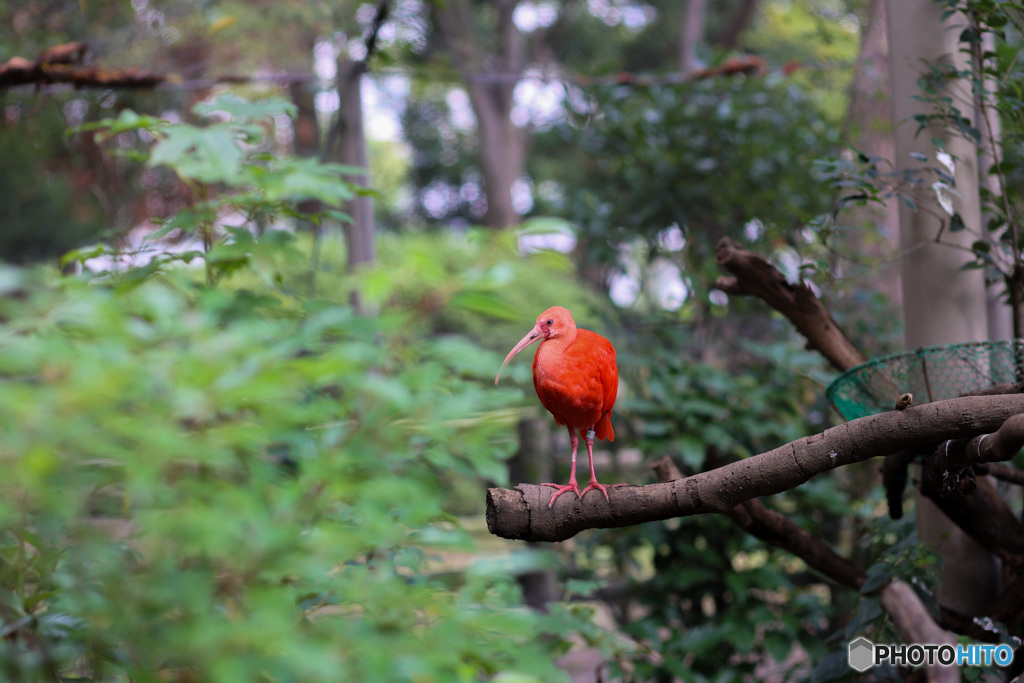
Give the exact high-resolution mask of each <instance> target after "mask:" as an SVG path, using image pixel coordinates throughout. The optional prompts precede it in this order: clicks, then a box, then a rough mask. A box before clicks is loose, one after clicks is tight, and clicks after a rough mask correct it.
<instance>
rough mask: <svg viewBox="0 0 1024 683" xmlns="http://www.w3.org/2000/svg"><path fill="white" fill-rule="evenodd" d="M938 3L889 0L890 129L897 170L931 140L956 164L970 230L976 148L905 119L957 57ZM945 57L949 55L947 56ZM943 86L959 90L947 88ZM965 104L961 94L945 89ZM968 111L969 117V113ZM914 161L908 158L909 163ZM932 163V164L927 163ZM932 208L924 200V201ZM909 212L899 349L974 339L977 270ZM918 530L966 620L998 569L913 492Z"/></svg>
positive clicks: (965, 237) (978, 309)
mask: <svg viewBox="0 0 1024 683" xmlns="http://www.w3.org/2000/svg"><path fill="white" fill-rule="evenodd" d="M942 10H943V7H942V6H940V5H939V4H936V3H935V2H933V0H889V2H888V3H887V11H888V20H889V36H890V41H889V63H890V68H891V70H892V84H893V92H894V93H897V96H895V97H893V120H894V121H896V122H898V123H897V126H896V160H897V165H898V166H902V165H903V164H906V163H910V158H909V157H908V154H909V153H911V152H917V153H921V154H925V155H926V156H927V157H928V158H929V160H931V159H934V154H935V151H936V150H935V149H934V148H933V147H932V145H931V143H930V140H931V138H933V137H936V138H939V139H941V140H943V141H944V143H945V147H946V151H947V152H949V154H951V155H953V156H954V157H955V158H957V159H959V162H958V163H957V168H956V188H957V191H958V192H959V193H960V194H961V195H962V198H954V202H955V207H956V209H957V211H959V213H960V214H961V216H962V217H963V219H964V222H965V223H966V224H967V225H968V226H972V227H975V228H977V227H980V225H981V206H980V200H979V191H978V168H977V150H976V149H974V147H973V146H972V145H971V144H970V143H968V142H967V141H966V140H963V139H962V138H960V137H957V136H955V135H953V134H952V133H951V132H950V131H949V130H946V129H945V128H943V127H941V126H940V125H938V124H935V125H932V126H931V127H929V129H928V130H925V131H922V132H921V134H920V135H915V132H916V129H917V123H916V122H915V121H914V120H913V119H912V118H911V117H912V116H913V115H914V114H917V113H922V111H924V110H925V108H926V107H927V105H926V104H923V103H921V102H917V101H914V100H912V99H911V96H912V95H914V94H916V93H917V92H918V91H919V86H918V83H917V81H918V77H919V70H920V69H921V68H922V60H924V61H926V62H933V63H934V62H938V61H940V60H945V59H950V58H952V59H954V60H956V61H957V62H958V64H959V68H964V64H963V63H962V62H963V60H964V59H965V56H964V55H963V54H962V53H961V52H960V46H959V44H958V42H957V41H958V37H959V35H960V29H958V28H955V27H954V26H953V24H954V23H956V22H957V16H953V17H950V18H949V19H948V20H947V21H946V22H943V21H941V16H940V15H941V12H942ZM951 56H952V57H951ZM952 87H953V88H964V87H965V84H963V83H957V84H955V85H954V86H952ZM951 95H952V96H953V97H954V98H959V99H961V100H962V101H963V100H966V101H968V102H970V101H971V96H970V92H969V91H965V90H960V92H958V93H951ZM971 113H973V112H971ZM915 163H916V162H915ZM932 163H934V162H932ZM934 204H935V203H934V202H933V205H934ZM931 208H933V209H934V210H935V212H936V213H935V214H933V213H930V212H927V211H924V210H918V211H916V212H915V211H912V210H911V209H910V208H908V207H907V206H905V205H901V206H900V208H899V212H900V246H901V249H902V276H903V277H902V289H903V316H904V323H905V344H906V347H907V348H915V347H919V346H925V345H931V344H946V343H958V342H966V341H974V340H980V339H984V338H985V337H986V335H987V329H988V321H987V316H986V309H985V283H984V278H983V274H982V272H981V271H980V270H967V271H964V270H961V267H962V266H963V265H964V263H965V262H966V261H967V259H968V255H967V254H966V253H965V252H963V251H961V250H959V249H955V248H951V247H949V246H944V245H940V244H936V243H935V238H936V235H938V233H939V230H940V229H941V228H942V222H941V221H940V220H939V219H937V218H936V214H937V215H942V216H945V214H944V212H943V211H942V209H941V208H938V207H937V205H936V206H933V207H931ZM943 239H944V241H946V242H956V243H959V244H962V245H965V246H968V247H969V246H970V241H971V239H972V238H971V233H970V231H968V230H963V231H960V232H952V233H951V232H949V231H948V230H947V231H945V233H944V237H943ZM917 505H918V513H917V519H918V534H919V536H920V538H921V541H922V542H924V543H927V544H928V545H930V546H932V547H934V548H936V549H937V550H938V552H939V553H940V554H941V555H942V557H943V559H944V560H945V565H944V568H943V572H942V586H941V587H940V590H939V594H938V598H939V600H940V602H941V603H942V604H944V605H945V606H947V607H949V608H951V609H954V610H956V611H958V612H961V613H963V614H969V615H976V614H982V613H985V611H986V609H987V608H989V607H990V606H991V604H992V601H993V600H994V599H995V597H996V596H997V595H998V586H999V573H1000V572H999V567H998V563H997V561H996V560H995V558H994V557H993V556H992V555H990V554H989V553H987V552H986V551H985V550H984V548H983V547H982V546H981V545H980V544H979V543H978V542H977V541H975V540H974V539H973V538H971V537H969V536H968V535H966V534H965V533H964V532H963V531H961V530H960V528H959V527H957V526H955V525H954V524H953V523H952V522H951V521H950V520H949V519H948V518H947V517H945V515H943V514H942V513H941V512H940V511H939V510H938V508H937V507H935V506H934V505H933V504H932V503H931V502H930V501H928V500H927V499H925V498H923V497H922V496H920V495H918V497H917Z"/></svg>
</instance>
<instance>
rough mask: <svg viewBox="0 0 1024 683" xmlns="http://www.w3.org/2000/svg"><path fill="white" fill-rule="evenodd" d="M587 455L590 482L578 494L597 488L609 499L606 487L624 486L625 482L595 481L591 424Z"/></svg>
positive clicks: (592, 428) (588, 434) (592, 427)
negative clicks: (602, 482) (603, 482)
mask: <svg viewBox="0 0 1024 683" xmlns="http://www.w3.org/2000/svg"><path fill="white" fill-rule="evenodd" d="M587 456H589V457H590V484H588V485H587V488H585V489H583V491H582V492H581V493H580V494H579V496H580V498H583V496H585V495H587V491H589V490H590V489H597V490H598V491H600V492H601V493H603V494H604V498H605V500H611V499H610V498H608V487H609V486H611V487H612V488H615V487H616V486H626V484H608V485H607V486H606V485H605V484H598V483H597V474H596V473H595V472H594V426H593V425H591V427H590V429H588V430H587Z"/></svg>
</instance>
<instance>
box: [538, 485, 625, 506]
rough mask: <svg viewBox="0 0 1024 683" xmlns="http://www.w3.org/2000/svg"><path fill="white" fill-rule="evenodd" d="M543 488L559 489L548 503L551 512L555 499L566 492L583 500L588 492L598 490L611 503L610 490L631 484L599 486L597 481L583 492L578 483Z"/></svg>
mask: <svg viewBox="0 0 1024 683" xmlns="http://www.w3.org/2000/svg"><path fill="white" fill-rule="evenodd" d="M541 486H550V487H551V488H554V489H558V490H557V491H555V495H553V496H551V500H549V501H548V509H549V510H550V509H551V506H553V505H554V504H555V498H558V497H559V496H560V495H562V494H563V493H565V492H566V491H572V492H573V493H575V494H576V498H577V500H582V499H583V496H585V495H587V491H589V490H590V489H597V490H598V491H600V492H601V493H603V494H604V499H605V500H607V501H609V502H610V501H611V498H609V497H608V489H609V488H615V487H616V486H629V484H599V483H597V482H596V481H592V482H590V484H589V485H588V486H587V488H585V489H583V490H582V491H581V490H580V487H579V485H578V484H577V483H576V482H572V483H569V484H565V485H564V486H563V485H562V484H541Z"/></svg>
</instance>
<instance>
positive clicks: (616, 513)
mask: <svg viewBox="0 0 1024 683" xmlns="http://www.w3.org/2000/svg"><path fill="white" fill-rule="evenodd" d="M1021 413H1024V395H1020V394H1017V395H1003V396H973V397H967V398H956V399H951V400H948V401H936V402H934V403H928V404H925V405H921V406H914V407H911V408H907V409H906V410H899V411H896V410H894V411H890V412H887V413H880V414H878V415H870V416H868V417H862V418H860V419H857V420H852V421H850V422H848V423H846V424H843V425H839V426H838V427H832V428H831V429H827V430H825V431H824V432H822V433H821V434H816V435H813V436H808V437H804V438H802V439H799V440H797V441H793V442H791V443H788V444H786V445H784V446H781V447H779V448H776V449H774V450H771V451H768V452H766V453H762V454H760V455H755V456H752V457H750V458H746V459H745V460H740V461H738V462H735V463H730V464H728V465H725V466H723V467H719V468H717V469H714V470H711V471H708V472H702V473H700V474H696V475H694V476H692V477H687V478H685V479H682V480H678V481H672V482H668V483H663V484H648V485H646V486H629V487H623V488H615V489H611V490H610V491H609V494H610V496H611V499H610V501H608V500H605V499H604V497H603V496H601V495H599V494H598V495H595V494H594V493H593V492H591V494H590V495H588V496H587V497H586V498H584V499H583V500H580V501H578V500H575V499H573V498H571V497H569V496H563V497H562V498H560V499H559V500H558V502H557V503H556V505H555V506H554V508H553V509H550V510H549V509H548V501H549V500H550V499H551V489H550V488H547V487H543V486H537V485H532V484H520V485H519V486H518V487H517V488H516V489H514V490H510V489H501V488H493V489H488V491H487V527H488V529H489V530H490V531H491V533H493V534H495V535H497V536H501V537H503V538H511V539H520V540H526V541H548V542H555V541H564V540H565V539H567V538H572V537H573V536H575V535H576V534H577V533H579V532H580V531H583V530H584V529H594V528H611V527H622V526H630V525H633V524H640V523H643V522H650V521H654V520H659V519H669V518H671V517H681V516H687V515H694V514H700V513H703V512H727V511H729V510H731V509H732V508H733V507H735V506H736V505H737V504H739V503H742V502H743V501H747V500H750V499H752V498H756V497H759V496H765V495H771V494H773V493H779V492H781V491H786V490H789V489H792V488H795V487H797V486H799V485H800V484H803V483H804V482H806V481H807V480H808V479H810V478H811V477H813V476H815V475H817V474H822V473H823V472H827V471H829V470H832V469H835V468H836V467H841V466H843V465H848V464H850V463H854V462H861V461H863V460H867V459H869V458H873V457H876V456H884V455H888V454H890V453H895V452H897V451H899V450H902V449H907V448H914V447H917V446H922V445H925V444H927V443H935V442H938V441H943V440H946V439H958V438H964V437H973V436H976V435H978V434H982V433H986V432H992V431H994V430H995V429H997V428H998V427H999V426H1000V425H1002V424H1003V423H1004V422H1005V421H1006V420H1007V419H1008V418H1010V417H1011V416H1013V415H1018V414H1021Z"/></svg>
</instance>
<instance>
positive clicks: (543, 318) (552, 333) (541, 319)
mask: <svg viewBox="0 0 1024 683" xmlns="http://www.w3.org/2000/svg"><path fill="white" fill-rule="evenodd" d="M575 337H576V322H575V321H574V320H573V319H572V313H570V312H569V309H567V308H562V307H561V306H552V307H551V308H549V309H548V310H546V311H544V312H543V313H541V314H540V315H538V316H537V324H536V325H534V326H533V329H532V330H530V331H529V332H528V333H527V334H526V336H525V337H523V338H522V339H520V340H519V343H518V344H516V345H515V346H514V347H512V350H511V351H509V352H508V355H507V356H505V362H504V363H502V364H501V370H498V376H497V377H495V378H494V385H495V386H497V385H498V380H499V379H501V373H502V370H504V369H505V366H506V365H508V363H509V361H510V360H512V359H513V358H515V356H516V354H517V353H519V352H520V351H522V350H523V349H525V348H526V347H527V346H529V345H530V344H533V343H534V342H538V341H541V340H542V339H570V340H571V339H573V338H575Z"/></svg>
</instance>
